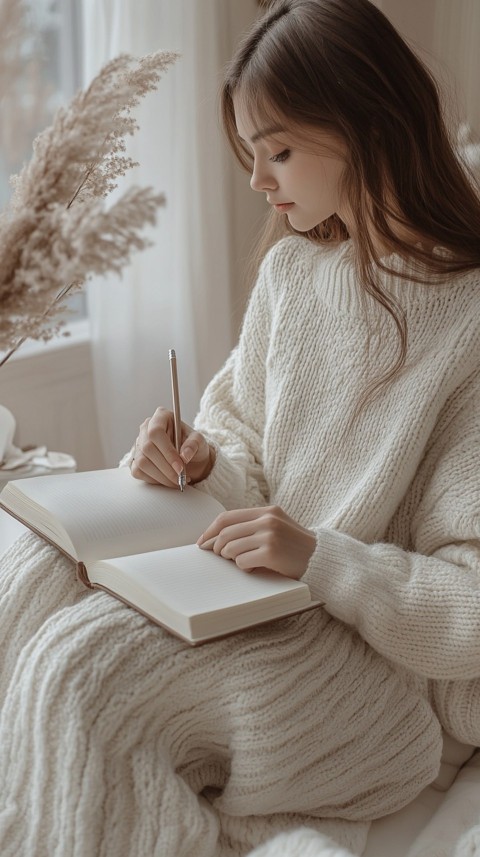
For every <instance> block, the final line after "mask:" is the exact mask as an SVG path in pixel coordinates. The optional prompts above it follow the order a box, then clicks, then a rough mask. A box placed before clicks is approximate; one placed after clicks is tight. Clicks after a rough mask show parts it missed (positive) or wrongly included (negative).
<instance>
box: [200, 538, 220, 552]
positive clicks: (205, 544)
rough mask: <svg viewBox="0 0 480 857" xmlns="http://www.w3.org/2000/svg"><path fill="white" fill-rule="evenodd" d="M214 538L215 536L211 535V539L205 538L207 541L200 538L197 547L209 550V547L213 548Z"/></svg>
mask: <svg viewBox="0 0 480 857" xmlns="http://www.w3.org/2000/svg"><path fill="white" fill-rule="evenodd" d="M215 539H216V536H213V538H211V539H207V541H206V542H204V541H203V540H202V542H201V544H200V545H199V547H201V548H202V550H211V549H212V548H213V546H214V544H215Z"/></svg>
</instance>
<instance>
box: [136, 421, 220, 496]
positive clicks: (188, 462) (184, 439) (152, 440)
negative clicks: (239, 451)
mask: <svg viewBox="0 0 480 857" xmlns="http://www.w3.org/2000/svg"><path fill="white" fill-rule="evenodd" d="M174 439H175V431H174V419H173V413H172V412H171V411H167V410H165V408H157V410H156V411H155V413H154V414H153V416H152V417H149V418H148V419H146V420H144V422H143V423H142V424H141V426H140V430H139V434H138V437H137V440H136V441H135V448H134V453H133V461H132V463H131V465H130V470H131V472H132V476H134V477H135V479H142V480H143V481H144V482H151V483H153V484H160V485H165V486H167V487H169V488H178V476H179V474H180V473H181V472H182V468H183V467H185V471H186V474H187V482H190V483H193V484H194V483H195V482H201V481H202V479H206V477H207V476H208V474H209V473H210V471H211V470H212V467H213V465H214V463H215V451H214V449H213V447H212V446H210V445H209V443H208V442H207V441H206V440H205V438H204V436H203V435H202V434H200V432H198V431H195V430H194V429H193V428H191V426H189V425H187V424H186V423H184V422H182V436H181V447H180V454H178V452H177V450H176V449H175V444H174Z"/></svg>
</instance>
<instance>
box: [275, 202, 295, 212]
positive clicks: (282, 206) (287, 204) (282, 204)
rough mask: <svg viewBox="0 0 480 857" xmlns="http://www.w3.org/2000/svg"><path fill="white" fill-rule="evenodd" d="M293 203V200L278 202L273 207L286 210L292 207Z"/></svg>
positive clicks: (281, 210) (282, 210)
mask: <svg viewBox="0 0 480 857" xmlns="http://www.w3.org/2000/svg"><path fill="white" fill-rule="evenodd" d="M293 205H294V203H293V202H277V203H275V204H274V206H273V207H274V208H276V210H277V211H280V212H285V211H288V210H289V209H290V208H292V206H293Z"/></svg>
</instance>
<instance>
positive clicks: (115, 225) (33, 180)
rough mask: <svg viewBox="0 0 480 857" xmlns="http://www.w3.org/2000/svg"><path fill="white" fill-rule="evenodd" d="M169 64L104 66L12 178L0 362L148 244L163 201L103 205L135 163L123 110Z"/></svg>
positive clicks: (159, 55)
mask: <svg viewBox="0 0 480 857" xmlns="http://www.w3.org/2000/svg"><path fill="white" fill-rule="evenodd" d="M6 2H7V4H8V5H10V4H11V3H12V0H6ZM1 14H2V12H1V11H0V20H1ZM176 58H177V54H175V53H173V52H170V51H157V52H155V53H153V54H149V55H148V56H144V57H141V58H140V59H134V58H133V57H131V56H129V55H121V56H119V57H117V58H115V59H114V60H112V61H111V62H109V63H107V65H106V66H104V68H103V69H102V70H101V71H100V72H99V74H98V75H97V76H96V77H95V78H94V80H93V81H92V83H91V84H90V86H89V87H88V89H86V90H85V91H82V92H79V93H78V94H77V95H76V96H75V97H74V98H73V100H72V101H71V103H70V105H69V106H68V107H66V108H61V109H60V110H58V112H57V114H56V116H55V118H54V120H53V122H52V124H51V126H50V127H49V128H47V129H46V130H45V131H43V132H42V133H41V134H40V135H39V136H38V137H37V139H36V140H35V142H34V145H33V155H32V158H31V160H30V162H29V163H27V164H26V166H25V167H24V168H23V169H22V171H21V172H20V174H19V175H18V176H14V177H13V179H12V184H13V187H14V194H13V198H12V200H11V203H10V205H9V207H8V209H7V210H6V211H5V212H3V214H1V215H0V350H1V351H3V352H7V353H6V354H5V356H4V357H3V360H0V365H2V364H3V363H4V362H5V361H6V360H7V359H8V358H9V357H10V356H11V354H12V353H14V351H16V349H17V347H18V346H19V345H20V344H21V342H23V341H24V340H25V339H26V338H27V337H30V338H32V339H43V340H45V341H46V340H48V339H50V338H51V337H52V336H53V335H54V334H55V333H57V332H58V330H59V328H61V327H62V326H63V325H64V324H65V319H62V317H61V316H62V313H65V312H66V307H65V298H66V296H67V295H69V294H71V293H72V291H74V290H76V289H78V288H80V287H81V286H82V285H83V283H84V282H85V280H86V279H87V278H88V277H89V276H91V275H93V274H106V273H108V272H111V271H113V272H115V273H118V274H121V273H122V269H123V267H124V266H125V265H126V264H127V263H128V261H129V259H130V255H131V253H132V251H134V250H142V249H144V248H145V247H147V246H149V244H150V243H151V242H150V241H149V240H147V239H146V238H145V237H143V236H142V234H141V233H142V229H143V228H144V227H145V225H146V224H154V223H155V218H156V212H157V209H158V207H159V206H160V205H163V204H164V197H163V195H161V194H157V193H155V192H154V191H153V189H152V188H149V187H147V188H140V189H139V188H131V189H130V190H128V191H126V192H125V193H123V194H122V195H121V196H120V197H119V198H118V199H117V200H116V202H115V203H114V205H112V206H110V208H106V207H105V205H104V202H103V199H104V198H105V197H106V196H107V195H108V194H109V193H110V191H111V190H113V188H114V187H116V180H117V179H118V178H119V177H120V176H123V175H124V174H125V173H126V172H127V170H129V169H130V168H131V167H133V166H135V164H134V162H133V161H132V159H131V158H129V157H128V156H127V155H126V153H125V152H126V145H125V138H126V136H127V135H131V134H133V133H134V132H135V131H137V130H138V125H137V123H136V121H135V119H134V117H133V115H132V112H131V111H132V110H133V109H134V108H135V107H136V106H137V105H138V103H139V101H140V99H141V98H143V97H144V96H145V95H146V94H147V93H148V92H151V91H153V90H154V89H156V87H157V85H158V82H159V80H160V76H161V74H162V73H163V72H164V71H165V70H166V69H167V68H168V67H169V66H170V65H171V64H172V63H173V62H174V61H175V60H176ZM0 82H1V77H0ZM53 310H54V312H53Z"/></svg>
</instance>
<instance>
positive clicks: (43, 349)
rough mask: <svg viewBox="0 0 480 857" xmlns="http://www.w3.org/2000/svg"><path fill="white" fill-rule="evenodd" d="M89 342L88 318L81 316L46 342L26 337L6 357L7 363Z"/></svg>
mask: <svg viewBox="0 0 480 857" xmlns="http://www.w3.org/2000/svg"><path fill="white" fill-rule="evenodd" d="M86 342H90V326H89V323H88V319H86V318H83V319H80V320H79V321H71V322H70V323H69V324H66V325H65V327H64V328H63V329H62V331H61V332H60V333H59V334H58V335H57V336H54V337H53V338H52V339H49V341H48V342H42V341H38V340H33V339H27V340H26V341H25V342H24V343H22V345H20V346H19V348H18V350H17V351H15V353H14V354H12V356H11V357H10V358H9V359H8V361H7V364H5V365H8V363H13V362H15V363H16V362H17V361H20V360H25V359H26V358H29V357H38V356H43V355H45V354H54V353H55V352H58V351H63V350H64V349H65V348H71V347H72V346H76V345H83V344H84V343H86Z"/></svg>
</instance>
